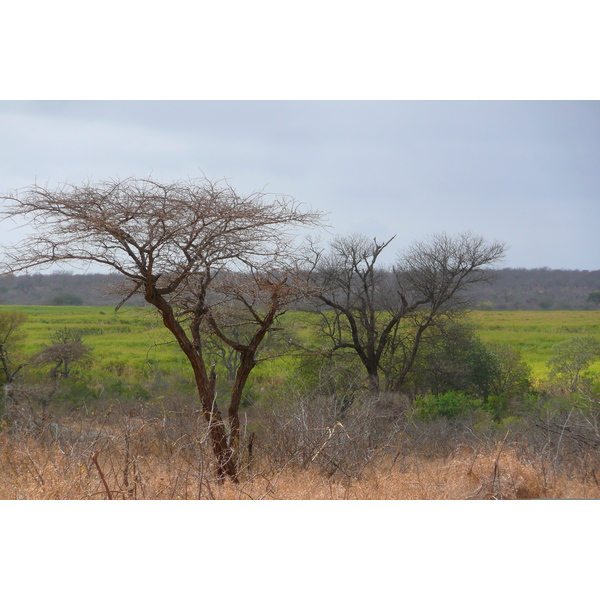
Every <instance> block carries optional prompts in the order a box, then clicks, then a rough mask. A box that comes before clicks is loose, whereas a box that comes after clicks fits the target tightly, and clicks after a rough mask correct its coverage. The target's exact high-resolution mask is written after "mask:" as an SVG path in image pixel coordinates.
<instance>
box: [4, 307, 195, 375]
mask: <svg viewBox="0 0 600 600" xmlns="http://www.w3.org/2000/svg"><path fill="white" fill-rule="evenodd" d="M0 310H18V311H20V312H23V313H25V314H26V315H28V319H27V321H26V322H25V324H24V327H23V330H24V331H25V333H26V334H27V337H26V338H25V340H24V341H23V343H22V344H21V346H20V348H19V351H20V353H21V354H22V355H25V356H30V355H32V354H34V353H35V352H38V351H39V350H41V349H42V348H43V347H44V345H46V344H50V338H51V335H52V333H53V332H54V331H56V330H57V329H60V328H62V327H70V328H76V329H80V330H81V331H82V332H83V341H84V343H85V344H86V345H87V346H90V347H91V348H92V349H93V362H92V365H91V367H90V368H89V370H90V371H91V372H92V374H94V375H99V374H100V373H101V372H106V371H108V372H111V373H113V374H116V375H121V374H123V373H128V374H129V375H132V376H136V377H140V376H143V375H144V374H145V373H147V367H148V366H149V365H151V364H161V367H163V368H165V369H166V370H171V371H172V370H177V369H184V370H185V369H187V363H186V360H185V357H184V356H183V355H182V354H181V351H180V350H179V347H178V346H177V344H174V343H169V344H165V342H170V341H171V338H170V337H169V335H170V334H169V332H168V331H166V329H165V328H164V326H163V325H162V322H161V321H160V319H159V318H158V317H157V316H156V315H155V314H153V313H152V312H151V311H149V310H145V309H144V310H142V309H136V308H127V307H125V308H121V309H120V310H119V311H118V312H117V313H115V312H114V310H113V309H111V308H108V307H95V306H68V307H67V306H11V307H7V306H4V307H0Z"/></svg>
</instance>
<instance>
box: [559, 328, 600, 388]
mask: <svg viewBox="0 0 600 600" xmlns="http://www.w3.org/2000/svg"><path fill="white" fill-rule="evenodd" d="M599 359H600V341H599V340H598V339H596V338H595V337H593V336H591V335H586V336H581V337H573V338H571V339H568V340H564V341H562V342H559V343H558V344H555V345H554V346H553V347H552V357H551V358H550V360H549V361H548V367H549V369H550V378H551V379H553V380H555V381H557V382H559V383H561V384H562V385H564V386H565V387H566V389H567V390H568V391H570V392H576V391H577V390H578V389H579V387H580V385H581V383H582V378H583V376H584V371H585V369H587V368H588V367H589V366H590V365H591V364H592V363H594V362H596V361H597V360H599Z"/></svg>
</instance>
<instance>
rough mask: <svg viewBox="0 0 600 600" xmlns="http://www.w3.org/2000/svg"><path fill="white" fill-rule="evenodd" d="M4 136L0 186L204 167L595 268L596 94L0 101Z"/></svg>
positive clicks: (517, 253)
mask: <svg viewBox="0 0 600 600" xmlns="http://www.w3.org/2000/svg"><path fill="white" fill-rule="evenodd" d="M0 140H1V144H0V188H1V189H2V191H7V190H9V189H15V188H19V187H22V186H26V185H29V184H32V183H34V182H35V181H37V182H38V183H41V184H45V183H47V182H49V183H50V184H51V185H53V184H56V183H59V182H63V181H68V182H71V183H81V182H82V181H83V180H85V179H88V178H92V179H95V180H102V179H108V178H115V177H119V178H124V177H128V176H140V177H142V176H147V175H150V174H151V175H152V176H153V177H154V178H156V179H160V180H168V181H171V180H175V179H181V178H188V177H196V176H200V175H201V174H202V172H203V173H205V174H206V175H207V176H208V177H209V178H222V177H226V178H228V179H229V180H230V182H231V183H232V185H233V186H234V187H235V188H236V189H237V190H238V191H239V192H240V193H250V192H252V191H255V190H258V189H262V188H265V191H267V192H272V193H283V194H288V195H291V196H294V197H295V198H297V199H298V200H300V201H302V202H306V203H308V204H310V205H312V206H313V207H314V208H318V209H320V210H323V211H325V212H327V213H329V214H328V221H329V224H330V225H331V226H332V231H333V232H335V233H349V232H362V233H364V234H366V235H368V236H377V238H378V239H384V238H387V237H391V236H392V235H394V234H397V239H396V240H395V242H394V246H393V247H392V250H398V249H400V248H402V247H403V246H405V245H406V244H408V243H410V242H412V241H415V240H420V239H424V238H425V237H427V236H428V235H430V234H434V233H438V232H441V231H446V232H448V233H456V232H460V231H465V230H470V231H473V232H475V233H479V234H482V235H484V236H485V237H487V238H490V239H498V240H501V241H504V242H506V243H507V244H508V245H509V246H510V250H509V252H508V254H507V259H506V262H505V265H506V266H511V267H527V268H533V267H543V266H548V267H550V268H568V269H590V270H591V269H598V268H600V243H599V240H598V224H599V223H600V169H599V166H600V102H597V101H572V102H571V101H241V100H240V101H3V102H0ZM1 227H2V230H1V231H0V236H1V237H2V239H3V240H7V239H8V240H13V241H14V239H15V236H16V235H17V234H16V233H15V232H13V233H10V232H8V231H7V225H6V224H5V225H2V226H1ZM388 258H389V260H393V258H394V253H393V251H392V252H391V253H390V254H389V255H388Z"/></svg>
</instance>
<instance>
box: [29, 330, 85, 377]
mask: <svg viewBox="0 0 600 600" xmlns="http://www.w3.org/2000/svg"><path fill="white" fill-rule="evenodd" d="M51 341H52V344H50V345H49V346H46V347H45V348H44V349H43V350H41V351H40V352H38V353H37V354H36V355H35V356H34V357H33V358H32V361H33V362H34V363H37V364H39V365H52V368H51V369H50V377H51V378H52V379H54V380H56V381H57V380H59V379H67V378H68V377H69V375H70V374H71V371H72V370H73V367H74V366H75V365H77V364H78V363H82V362H84V361H86V360H87V359H89V358H90V355H91V352H92V349H91V348H90V347H88V346H86V345H85V344H84V343H83V336H82V333H81V331H79V330H77V329H73V328H70V327H61V328H60V329H57V330H56V331H55V332H54V333H53V334H52V336H51Z"/></svg>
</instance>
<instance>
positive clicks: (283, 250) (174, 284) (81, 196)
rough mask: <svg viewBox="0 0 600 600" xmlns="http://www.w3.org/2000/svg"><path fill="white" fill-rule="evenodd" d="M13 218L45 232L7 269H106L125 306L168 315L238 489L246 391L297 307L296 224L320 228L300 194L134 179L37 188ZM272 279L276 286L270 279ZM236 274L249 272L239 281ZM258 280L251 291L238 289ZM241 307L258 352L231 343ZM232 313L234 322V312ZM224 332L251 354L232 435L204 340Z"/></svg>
mask: <svg viewBox="0 0 600 600" xmlns="http://www.w3.org/2000/svg"><path fill="white" fill-rule="evenodd" d="M5 201H6V202H7V203H8V208H7V209H6V210H5V211H4V215H5V217H6V218H13V219H20V218H26V219H28V220H29V222H30V223H31V224H32V225H33V226H34V227H35V228H36V232H35V233H33V234H32V235H30V236H28V237H27V238H26V239H25V240H24V241H23V242H22V243H20V244H19V245H18V246H17V247H15V248H10V249H8V250H6V252H5V256H6V257H5V265H6V270H7V271H9V272H23V271H26V270H28V269H31V268H33V267H41V266H44V265H49V264H54V263H57V262H67V263H73V262H74V261H75V262H82V261H83V262H85V263H96V264H100V265H105V266H107V267H110V268H111V269H113V270H114V271H116V272H118V273H120V274H121V275H123V276H124V280H125V282H126V287H125V288H123V289H121V290H120V291H121V293H122V300H121V302H120V303H119V305H118V306H117V309H118V308H119V307H120V306H121V305H122V304H123V303H124V302H125V301H126V300H127V299H129V298H131V297H132V296H133V295H135V294H141V295H143V297H144V299H145V300H146V302H147V303H149V304H150V305H152V306H153V307H155V308H156V310H157V311H158V312H159V314H160V315H161V317H162V320H163V323H164V325H165V327H166V328H167V329H168V330H169V331H170V332H171V333H172V334H173V336H174V338H175V340H176V341H177V343H178V344H179V346H180V348H181V350H182V352H183V353H184V354H185V355H186V357H187V359H188V360H189V363H190V365H191V367H192V370H193V373H194V379H195V383H196V387H197V390H198V395H199V399H200V402H201V406H202V410H203V414H204V417H205V419H206V421H207V423H208V425H209V433H210V439H211V443H212V448H213V452H214V455H215V458H216V462H217V473H218V476H219V478H221V479H222V478H224V477H225V476H229V477H230V478H231V479H232V480H233V481H237V469H236V461H235V443H237V439H238V435H239V434H238V431H239V419H238V417H237V411H238V407H239V398H240V394H241V390H242V389H243V386H244V385H245V383H246V381H247V378H248V375H249V373H250V371H251V370H252V368H253V366H254V364H255V358H256V351H257V348H258V346H259V345H260V343H261V342H262V340H263V339H264V336H265V334H266V332H267V331H268V330H269V328H270V327H271V326H272V325H273V323H274V322H275V320H276V318H277V316H278V315H279V314H280V312H281V311H282V310H284V306H285V304H286V302H287V301H288V299H291V298H292V297H295V296H297V295H298V294H302V293H303V292H302V291H301V290H300V288H299V287H298V286H296V287H295V289H294V291H293V292H291V291H290V289H291V287H293V286H291V285H290V277H289V275H290V273H291V271H292V269H291V268H290V267H289V264H288V262H289V261H288V260H287V259H288V258H289V257H290V256H293V255H294V254H295V252H294V250H293V242H294V239H295V237H294V233H295V228H296V227H298V226H314V225H317V224H319V222H320V219H321V215H320V213H318V212H314V211H309V210H307V211H304V210H302V209H301V206H300V205H299V203H298V202H297V201H295V200H294V199H292V198H289V197H284V196H278V197H275V198H273V199H272V200H271V201H269V199H268V198H267V196H266V195H265V194H264V193H262V192H259V193H254V194H251V195H248V196H240V195H238V194H237V193H236V192H235V190H233V189H232V188H231V187H230V186H229V185H228V184H227V183H226V182H217V183H213V182H210V181H208V180H204V179H195V180H189V181H179V182H174V183H171V184H162V183H159V182H157V181H153V180H151V179H133V178H130V179H125V180H121V181H119V180H117V181H107V182H101V183H98V184H96V185H92V184H91V183H88V184H84V185H82V186H75V185H63V186H61V187H59V188H58V189H47V188H44V187H40V186H37V185H36V186H33V187H30V188H27V189H25V190H23V191H21V192H15V193H12V194H9V195H8V196H7V197H5ZM265 273H269V274H270V275H271V277H270V278H267V279H264V278H263V275H262V274H265ZM234 274H237V277H239V278H240V279H236V277H235V276H234ZM242 275H245V277H246V279H247V280H249V281H251V282H252V285H250V288H249V291H248V290H247V289H245V288H242V287H240V288H238V285H237V283H238V282H239V281H243V280H244V278H243V277H242ZM230 300H235V301H236V302H237V305H238V307H239V308H245V309H246V310H247V312H248V314H249V317H248V319H247V322H249V323H252V325H253V326H254V328H255V332H254V335H253V336H252V338H251V339H250V341H249V342H248V343H247V344H236V343H235V342H234V341H233V340H231V339H230V338H229V337H228V336H227V332H226V326H227V322H226V320H225V321H224V320H223V319H226V310H225V307H226V306H227V305H228V304H229V301H230ZM223 315H225V316H223ZM209 329H210V330H212V331H214V333H215V334H216V335H218V336H219V337H220V338H221V339H222V340H223V341H224V342H225V343H228V344H229V345H230V346H232V347H234V348H235V349H236V350H237V351H238V352H239V353H240V355H241V365H240V368H239V369H238V372H237V375H236V382H235V385H234V392H233V394H232V397H231V401H230V406H229V411H228V415H229V433H228V431H227V424H226V421H225V420H224V419H223V417H222V415H221V412H220V410H219V408H218V406H217V403H216V398H215V380H216V374H215V369H214V366H213V367H211V366H210V365H208V364H207V362H206V357H205V350H204V340H205V337H206V334H207V330H209Z"/></svg>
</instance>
